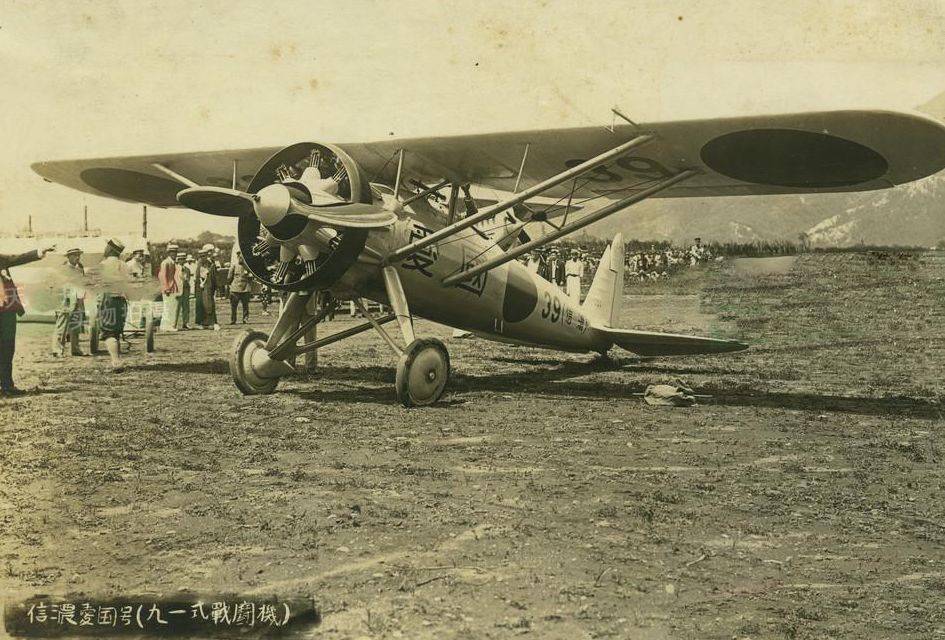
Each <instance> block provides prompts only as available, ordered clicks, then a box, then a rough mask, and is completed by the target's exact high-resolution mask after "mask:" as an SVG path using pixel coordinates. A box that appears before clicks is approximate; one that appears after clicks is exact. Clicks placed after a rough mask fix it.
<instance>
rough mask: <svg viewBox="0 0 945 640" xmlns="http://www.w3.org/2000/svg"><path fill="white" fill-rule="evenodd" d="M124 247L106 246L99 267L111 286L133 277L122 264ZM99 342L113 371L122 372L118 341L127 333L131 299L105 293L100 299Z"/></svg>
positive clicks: (112, 242) (113, 241) (118, 244)
mask: <svg viewBox="0 0 945 640" xmlns="http://www.w3.org/2000/svg"><path fill="white" fill-rule="evenodd" d="M124 250H125V244H124V243H123V242H122V241H121V240H119V239H118V238H110V239H109V240H108V242H107V243H106V245H105V252H104V256H105V257H104V258H103V259H102V261H101V262H100V263H99V265H98V269H99V272H100V273H101V275H102V276H104V277H105V279H106V280H109V281H112V282H121V281H122V280H124V281H128V280H130V278H131V276H130V274H129V272H128V266H127V265H126V264H125V263H124V261H122V260H121V252H122V251H124ZM96 313H97V320H98V327H99V339H101V340H102V341H103V342H104V343H105V349H106V350H108V355H109V357H110V358H111V364H112V371H114V372H116V373H119V372H121V371H123V368H122V366H121V360H120V359H119V354H120V352H121V349H120V345H119V343H118V340H119V339H120V338H121V336H122V334H123V333H124V331H125V319H126V318H127V317H128V299H127V298H126V297H125V296H124V295H122V294H120V293H110V292H105V293H102V294H101V295H100V296H99V299H98V305H97V311H96Z"/></svg>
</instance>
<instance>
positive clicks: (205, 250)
mask: <svg viewBox="0 0 945 640" xmlns="http://www.w3.org/2000/svg"><path fill="white" fill-rule="evenodd" d="M213 249H214V247H213V245H212V244H209V243H208V244H205V245H203V247H202V248H201V249H200V254H199V257H198V258H197V265H198V266H197V273H196V277H195V282H196V285H195V287H194V296H196V297H197V298H198V305H199V306H198V311H197V315H198V319H197V323H198V324H200V325H201V326H202V327H203V328H204V329H210V328H211V327H212V328H213V329H214V330H215V331H219V330H220V323H219V322H217V303H216V300H215V297H216V293H217V279H216V267H215V265H214V264H213Z"/></svg>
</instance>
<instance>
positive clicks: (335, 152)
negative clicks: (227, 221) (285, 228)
mask: <svg viewBox="0 0 945 640" xmlns="http://www.w3.org/2000/svg"><path fill="white" fill-rule="evenodd" d="M313 163H314V164H313ZM311 166H315V167H316V168H319V171H320V172H325V173H327V172H330V171H334V172H335V174H334V175H336V176H338V175H340V176H342V177H341V179H340V180H339V181H338V182H337V194H336V196H337V197H338V198H340V199H341V200H342V201H346V202H358V203H368V204H369V203H371V202H372V200H373V197H372V194H371V189H370V185H369V184H368V181H367V178H366V176H365V175H363V173H362V171H361V168H360V167H359V166H358V164H357V163H356V162H355V161H354V159H353V158H351V156H349V155H348V154H347V153H345V152H344V151H343V150H341V149H340V148H338V147H335V146H334V145H327V144H319V143H314V142H302V143H298V144H294V145H291V146H288V147H285V148H284V149H281V150H280V151H278V152H277V153H275V154H274V155H273V156H272V157H271V158H269V159H268V160H267V161H266V162H265V163H263V165H262V166H261V167H260V168H259V170H258V171H257V172H256V174H255V175H254V176H253V179H252V180H251V181H250V184H249V188H248V189H247V191H248V192H249V193H258V192H259V191H260V190H261V189H263V188H264V187H267V186H268V185H271V184H274V183H277V182H281V183H283V184H286V183H291V184H292V185H293V187H294V188H293V191H297V192H298V191H302V192H304V193H305V194H307V195H308V197H309V198H311V197H312V194H311V192H310V191H308V189H307V188H306V187H305V185H303V184H301V183H300V182H295V181H293V178H296V177H297V176H295V173H300V172H301V171H303V170H304V169H305V168H306V167H311ZM307 204H311V202H309V203H307ZM303 219H304V218H303ZM335 231H336V233H337V235H336V236H335V238H333V239H332V241H331V243H330V244H329V251H328V252H327V253H326V254H324V255H322V254H319V257H318V259H316V260H315V271H314V273H311V274H306V273H304V269H303V267H302V265H300V264H294V263H293V265H291V266H290V271H289V272H287V273H286V275H285V280H283V281H281V282H279V281H276V279H275V278H274V275H273V273H272V266H273V264H274V263H276V262H277V261H279V259H280V256H279V251H280V246H281V244H280V242H279V241H277V240H275V239H274V238H271V237H270V242H269V245H270V246H269V247H268V248H267V249H266V250H265V251H262V252H259V251H258V247H259V246H260V241H261V239H263V238H264V237H265V236H266V235H267V233H266V232H264V227H263V225H262V224H261V223H260V221H259V219H258V218H257V217H256V216H255V215H252V214H241V215H240V217H239V223H238V240H239V246H240V251H241V252H242V254H243V259H244V261H245V262H246V266H247V268H248V269H249V271H250V272H251V273H252V274H253V275H254V276H255V277H256V278H257V279H259V280H260V281H261V282H262V283H263V284H265V285H267V286H269V287H271V288H273V289H276V290H279V291H313V290H322V289H327V288H328V287H330V286H331V285H333V284H334V283H335V282H337V281H338V280H339V279H340V278H341V277H342V276H343V275H344V273H345V272H346V271H347V270H348V268H349V267H351V265H353V264H354V263H355V262H356V261H357V259H358V256H359V255H361V252H362V251H363V250H364V245H365V242H366V241H367V237H368V233H369V230H367V229H352V228H346V229H336V230H335ZM265 244H266V243H263V245H265ZM290 276H291V277H290Z"/></svg>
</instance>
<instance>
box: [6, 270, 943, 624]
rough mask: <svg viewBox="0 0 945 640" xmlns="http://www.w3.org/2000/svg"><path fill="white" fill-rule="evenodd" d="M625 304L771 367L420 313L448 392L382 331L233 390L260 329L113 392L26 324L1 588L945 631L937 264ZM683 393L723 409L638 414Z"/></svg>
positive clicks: (700, 287) (406, 617)
mask: <svg viewBox="0 0 945 640" xmlns="http://www.w3.org/2000/svg"><path fill="white" fill-rule="evenodd" d="M626 294H627V299H626V302H625V314H624V316H625V317H624V325H625V326H629V327H646V328H651V329H653V328H655V329H664V330H670V331H700V332H708V333H710V334H711V335H716V336H725V337H735V338H739V339H742V340H745V341H747V342H749V343H751V344H752V345H753V348H752V349H751V350H749V351H747V352H744V353H741V354H733V355H725V356H715V357H689V358H680V359H674V360H669V359H666V360H650V361H640V360H635V359H633V358H631V357H629V355H628V354H624V355H623V356H621V358H620V359H619V360H618V361H617V363H616V364H615V365H608V364H606V363H601V362H597V361H595V360H594V358H593V357H592V356H580V355H577V356H575V355H566V354H558V353H555V352H550V351H540V350H534V349H525V348H516V347H511V346H505V345H498V344H492V343H488V342H485V341H482V340H479V339H451V338H450V337H449V335H450V332H449V330H448V329H446V328H444V327H440V326H436V325H432V324H429V323H420V325H419V330H420V333H421V334H428V335H433V336H437V337H440V338H443V339H444V340H445V341H446V342H447V344H448V346H449V349H450V353H451V357H452V363H453V367H454V376H453V378H452V382H451V384H450V387H449V391H448V394H447V396H446V398H445V401H444V402H443V403H442V404H440V405H439V406H436V407H434V408H428V409H422V410H416V409H414V410H407V409H404V408H403V407H401V406H400V405H399V404H398V403H397V402H396V400H395V398H394V392H393V387H392V384H393V377H394V373H393V369H392V363H393V359H392V357H391V355H390V353H389V351H388V350H387V348H386V346H385V345H384V344H383V343H382V342H381V340H380V339H379V338H378V337H377V336H375V335H374V334H373V333H366V334H362V335H361V336H359V337H356V338H354V339H352V340H349V341H346V342H342V343H339V344H336V345H333V346H331V347H328V348H326V349H324V350H323V351H322V352H321V354H320V370H319V373H318V374H317V375H316V376H313V377H309V378H292V379H287V380H285V381H283V382H282V383H281V384H280V386H279V388H278V390H277V392H276V393H275V394H273V395H271V396H265V397H243V396H241V395H239V393H238V392H237V391H236V389H235V387H234V386H233V384H232V382H231V380H230V377H229V374H228V373H227V366H226V363H225V355H224V354H225V353H226V352H227V351H228V349H229V345H230V343H231V342H232V341H233V339H234V336H235V335H236V334H237V332H238V331H239V330H241V329H242V327H237V328H231V327H228V326H225V327H224V329H223V331H221V332H219V333H214V332H206V331H192V332H189V333H181V334H176V335H170V336H165V335H159V336H158V343H157V347H158V351H157V352H156V353H154V354H152V355H147V354H145V353H143V349H142V344H141V342H140V341H138V342H136V343H135V344H134V349H133V350H132V351H131V353H130V354H129V355H128V357H127V363H128V365H129V370H128V371H127V372H126V373H124V374H122V375H120V376H110V375H108V374H106V373H105V369H104V366H105V360H106V359H105V358H103V357H99V358H94V359H93V358H75V359H66V360H65V361H57V360H53V359H52V358H51V357H48V356H47V355H46V353H45V352H46V349H47V345H48V342H47V340H48V332H49V330H50V327H49V326H48V325H45V326H44V325H21V326H20V330H21V335H20V341H19V344H18V358H17V372H18V383H19V384H20V385H21V386H24V387H27V388H35V389H36V392H35V393H34V394H33V395H30V396H27V397H23V398H17V399H11V400H3V401H0V425H2V430H3V431H2V433H3V442H4V445H5V446H4V447H3V448H2V451H0V456H2V457H0V473H2V478H0V542H2V545H0V551H2V553H0V588H2V590H3V592H4V593H6V594H8V595H10V594H20V595H32V594H36V593H46V594H67V593H76V592H79V593H83V594H88V595H90V596H98V597H105V596H110V595H112V596H114V595H137V594H141V593H152V592H156V593H162V594H174V593H177V592H179V591H180V590H188V591H195V592H198V593H219V592H238V593H250V594H270V593H271V594H278V595H280V596H282V597H288V596H311V597H313V598H314V599H315V600H316V601H317V603H318V606H319V607H320V610H321V613H322V615H323V621H322V624H321V625H320V626H319V627H317V628H312V629H309V630H308V631H307V633H308V634H310V635H311V637H319V638H331V639H336V638H361V637H369V638H452V637H456V638H507V637H517V636H520V635H527V636H531V637H538V638H610V637H613V638H630V637H632V638H726V639H728V638H825V637H832V638H878V637H899V638H929V637H933V636H936V635H938V636H942V635H945V553H943V543H945V493H943V492H945V473H943V464H942V462H943V451H945V431H943V422H942V408H941V406H940V401H941V399H942V397H943V395H945V380H943V375H942V373H943V363H945V334H943V332H942V326H943V303H945V256H943V255H941V254H935V253H929V254H924V255H921V256H918V257H916V258H914V259H912V258H902V259H900V258H897V257H896V256H890V257H885V256H881V255H880V256H877V255H870V254H865V253H864V254H842V255H841V254H825V255H821V254H813V255H804V256H801V257H799V258H798V259H797V260H796V261H794V260H793V259H788V260H783V259H778V260H771V261H747V260H742V261H734V262H733V261H729V262H725V263H723V264H721V265H718V264H716V265H711V266H708V267H704V268H699V269H695V270H691V271H687V272H684V273H683V274H681V275H679V276H676V277H674V278H672V279H669V280H667V281H664V282H657V283H652V284H645V285H642V284H628V286H627V290H626ZM253 313H254V317H253V321H254V322H253V325H254V327H256V328H259V329H262V330H266V329H267V328H268V324H269V323H268V320H270V319H268V318H263V317H261V316H260V315H259V312H258V309H256V308H254V309H253ZM351 322H352V321H351V320H349V319H339V320H336V321H334V322H333V323H329V325H328V327H327V328H328V329H329V330H330V329H334V328H339V329H340V328H343V327H347V326H350V324H351ZM322 332H323V335H324V330H322ZM675 378H681V379H682V380H684V381H685V382H687V383H688V384H689V385H691V386H693V387H694V388H695V389H696V391H697V392H698V393H701V394H707V395H709V396H711V397H710V398H707V399H705V400H702V401H701V402H700V404H699V405H698V406H695V407H691V408H676V409H666V408H655V407H649V406H647V405H645V404H644V403H643V402H642V400H641V398H640V397H639V396H638V395H636V394H639V393H640V392H642V391H643V389H644V388H645V386H646V385H647V384H651V383H655V382H661V381H671V380H673V379H675Z"/></svg>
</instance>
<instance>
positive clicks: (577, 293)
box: [564, 251, 584, 304]
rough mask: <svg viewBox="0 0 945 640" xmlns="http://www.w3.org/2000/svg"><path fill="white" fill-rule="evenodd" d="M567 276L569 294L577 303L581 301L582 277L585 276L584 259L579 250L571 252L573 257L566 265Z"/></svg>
mask: <svg viewBox="0 0 945 640" xmlns="http://www.w3.org/2000/svg"><path fill="white" fill-rule="evenodd" d="M564 272H565V276H566V277H567V280H566V283H567V294H568V297H569V298H571V300H573V301H574V302H575V303H576V304H580V303H581V278H583V277H584V261H583V260H581V258H580V256H579V255H578V252H577V251H572V252H571V258H570V259H569V260H568V261H567V262H566V263H565V265H564Z"/></svg>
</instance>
